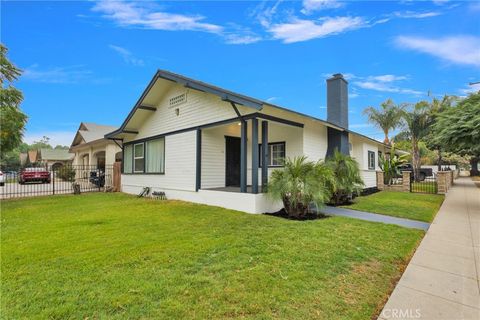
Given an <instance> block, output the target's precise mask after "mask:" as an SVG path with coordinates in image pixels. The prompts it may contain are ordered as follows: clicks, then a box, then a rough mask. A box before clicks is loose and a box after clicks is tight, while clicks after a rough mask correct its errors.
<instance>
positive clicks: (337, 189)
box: [326, 150, 365, 205]
mask: <svg viewBox="0 0 480 320" xmlns="http://www.w3.org/2000/svg"><path fill="white" fill-rule="evenodd" d="M326 165H327V166H328V167H329V168H330V169H331V170H332V172H333V174H334V176H335V181H334V184H333V185H332V186H331V187H332V190H333V192H332V197H331V199H330V202H331V203H332V204H334V205H340V204H344V203H348V202H350V201H351V200H352V198H353V197H354V196H355V195H357V194H359V193H360V192H361V191H362V187H363V186H364V185H365V184H364V183H363V180H362V177H361V175H360V168H359V166H358V162H357V161H356V160H355V159H353V158H352V157H350V156H347V155H344V154H343V153H341V152H338V150H335V152H334V154H333V156H332V157H330V158H328V160H327V162H326Z"/></svg>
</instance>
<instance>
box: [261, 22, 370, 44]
mask: <svg viewBox="0 0 480 320" xmlns="http://www.w3.org/2000/svg"><path fill="white" fill-rule="evenodd" d="M366 26H367V23H366V22H365V21H364V20H363V18H361V17H327V18H323V19H322V20H320V21H319V22H316V21H313V20H302V19H298V18H294V19H292V21H291V22H288V23H280V24H273V25H272V26H271V27H269V28H268V31H269V32H270V33H272V34H273V37H274V38H275V39H279V40H282V41H283V42H284V43H294V42H300V41H306V40H311V39H316V38H323V37H327V36H330V35H334V34H339V33H342V32H346V31H350V30H355V29H359V28H363V27H366Z"/></svg>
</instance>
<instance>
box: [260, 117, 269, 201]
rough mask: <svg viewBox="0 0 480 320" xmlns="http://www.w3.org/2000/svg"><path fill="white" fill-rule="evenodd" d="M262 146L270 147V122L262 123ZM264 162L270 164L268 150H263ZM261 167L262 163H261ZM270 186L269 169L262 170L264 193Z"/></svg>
mask: <svg viewBox="0 0 480 320" xmlns="http://www.w3.org/2000/svg"><path fill="white" fill-rule="evenodd" d="M262 145H264V146H265V145H268V121H262ZM261 157H262V162H263V163H267V162H268V148H261ZM259 166H260V163H259ZM267 184H268V168H267V170H265V169H264V168H262V192H265V191H266V190H267Z"/></svg>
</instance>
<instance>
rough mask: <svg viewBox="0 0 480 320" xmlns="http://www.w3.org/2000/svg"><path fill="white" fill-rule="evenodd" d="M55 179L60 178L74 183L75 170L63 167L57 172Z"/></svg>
mask: <svg viewBox="0 0 480 320" xmlns="http://www.w3.org/2000/svg"><path fill="white" fill-rule="evenodd" d="M55 177H57V178H60V179H62V180H64V181H73V179H74V178H75V169H73V168H72V167H70V166H61V167H60V168H58V169H57V170H55Z"/></svg>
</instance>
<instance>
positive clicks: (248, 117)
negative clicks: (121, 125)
mask: <svg viewBox="0 0 480 320" xmlns="http://www.w3.org/2000/svg"><path fill="white" fill-rule="evenodd" d="M242 118H243V120H245V121H246V120H251V119H254V118H261V119H265V120H270V121H274V122H279V123H283V124H287V125H291V126H295V127H299V128H303V124H302V123H298V122H294V121H289V120H285V119H281V118H277V117H273V116H268V115H264V114H262V113H257V112H256V113H249V114H246V115H243V116H242ZM237 121H239V119H238V117H235V118H230V119H225V120H220V121H216V122H211V123H207V124H203V125H199V126H195V127H189V128H185V129H179V130H174V131H170V132H166V133H162V134H158V135H155V136H150V137H147V138H142V139H138V140H132V141H129V142H125V145H128V144H132V143H138V142H141V141H147V140H152V139H157V138H161V137H166V136H170V135H174V134H179V133H185V132H189V131H195V130H203V129H207V128H211V127H217V126H221V125H224V124H229V123H233V122H237Z"/></svg>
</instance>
